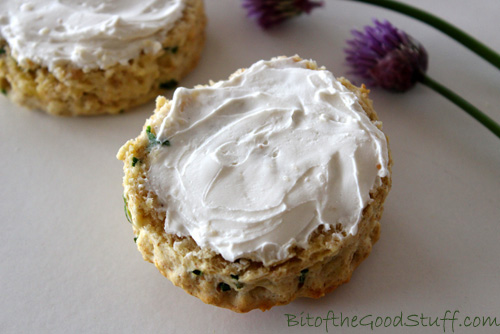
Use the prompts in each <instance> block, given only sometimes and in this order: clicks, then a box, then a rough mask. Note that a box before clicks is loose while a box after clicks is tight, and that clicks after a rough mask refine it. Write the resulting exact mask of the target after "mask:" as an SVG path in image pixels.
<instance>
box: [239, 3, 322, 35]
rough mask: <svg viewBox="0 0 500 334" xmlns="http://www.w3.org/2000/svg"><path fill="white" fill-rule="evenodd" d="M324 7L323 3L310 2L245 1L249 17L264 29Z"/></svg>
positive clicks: (244, 5) (244, 4)
mask: <svg viewBox="0 0 500 334" xmlns="http://www.w3.org/2000/svg"><path fill="white" fill-rule="evenodd" d="M320 6H323V1H310V0H243V7H244V8H246V9H247V11H248V17H251V18H253V19H255V20H256V21H257V23H258V24H259V25H260V26H261V27H262V28H264V29H268V28H270V27H272V26H274V25H277V24H280V23H282V22H283V21H286V20H288V19H289V18H292V17H294V16H298V15H300V14H302V13H307V14H309V13H310V12H311V10H312V9H313V8H315V7H320Z"/></svg>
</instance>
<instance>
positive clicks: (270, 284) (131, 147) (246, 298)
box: [117, 57, 392, 312]
mask: <svg viewBox="0 0 500 334" xmlns="http://www.w3.org/2000/svg"><path fill="white" fill-rule="evenodd" d="M299 60H300V58H298V57H297V61H299ZM309 65H310V69H313V70H314V69H317V67H316V64H315V63H313V62H311V63H309ZM243 70H244V69H243ZM241 71H242V70H238V71H237V72H235V73H240V72H241ZM233 75H234V74H233ZM339 80H340V81H341V83H342V84H343V85H344V86H345V87H347V88H348V89H349V90H351V91H353V92H354V93H355V94H356V95H357V96H358V97H359V99H360V103H361V105H362V107H363V108H364V110H365V112H366V113H367V115H368V116H369V117H370V119H371V120H372V121H373V122H376V124H377V126H379V127H380V126H381V124H380V122H378V118H377V115H376V113H375V111H374V110H373V107H372V102H371V100H370V99H369V98H368V93H369V91H368V90H367V89H366V88H365V87H364V86H362V87H361V88H357V87H355V86H353V85H352V84H351V83H350V82H349V81H348V80H346V79H344V78H340V79H339ZM212 84H213V83H212ZM170 107H171V102H170V101H168V100H166V99H165V98H164V97H158V99H157V108H156V110H155V114H154V115H153V116H152V117H151V118H150V119H149V120H147V121H146V124H145V125H144V128H143V131H142V133H141V134H140V136H139V137H137V138H136V139H134V140H130V141H129V142H127V143H126V144H125V145H124V146H123V147H122V148H121V149H120V151H119V153H118V156H117V157H118V159H120V160H123V161H124V172H125V177H124V181H123V183H124V188H125V192H124V194H125V195H124V196H125V197H126V199H127V203H128V208H129V210H130V212H131V216H132V223H133V229H134V233H135V236H136V237H137V241H136V242H137V246H138V249H139V250H140V251H141V253H142V254H143V257H144V259H145V260H147V261H149V262H151V263H154V264H155V265H156V267H157V268H158V269H159V270H160V272H161V273H162V274H163V275H164V276H166V277H167V278H169V279H170V280H171V281H172V283H173V284H175V285H177V286H179V287H181V288H183V289H184V290H186V291H187V292H188V293H190V294H192V295H194V296H196V297H198V298H200V299H201V300H202V301H204V302H205V303H208V304H213V305H217V306H220V307H225V308H228V309H231V310H233V311H236V312H248V311H250V310H252V309H256V308H259V309H261V310H267V309H270V308H271V307H273V306H276V305H284V304H288V303H290V302H291V301H292V300H294V299H295V298H297V297H312V298H318V297H321V296H323V295H324V294H326V293H328V292H330V291H332V290H334V289H335V288H336V287H338V286H339V285H341V284H342V283H345V282H348V281H349V279H350V277H351V275H352V272H353V270H354V269H355V268H356V267H357V266H358V265H359V264H360V263H361V262H362V261H363V260H364V259H365V258H366V257H367V256H368V255H369V254H370V252H371V248H372V245H373V244H374V243H375V242H376V241H377V240H378V238H379V234H380V224H379V220H380V218H381V215H382V211H383V203H384V200H385V198H386V196H387V194H388V192H389V190H390V187H391V178H390V175H389V176H388V177H384V178H383V179H382V185H381V186H380V187H379V188H377V189H376V190H375V191H374V192H373V193H371V194H370V195H371V198H372V199H373V200H372V201H371V202H370V203H369V204H368V205H367V206H366V207H365V209H364V210H363V218H362V220H361V221H360V223H359V227H358V234H357V235H355V236H352V235H349V236H345V237H344V238H343V239H342V241H340V239H339V238H338V237H337V236H336V235H335V234H334V233H333V232H335V231H336V232H342V228H341V226H340V225H338V226H337V228H336V229H334V230H335V231H332V230H330V231H329V232H326V231H324V230H323V229H322V228H319V229H318V230H317V231H316V232H315V233H314V234H313V235H312V236H311V239H310V242H309V247H308V248H307V249H298V248H296V249H293V250H292V254H293V255H294V256H293V257H292V258H291V259H289V260H287V261H284V262H282V263H278V264H277V265H273V266H271V267H265V266H263V265H262V264H261V263H259V262H254V261H251V260H247V259H240V260H237V261H235V262H229V261H226V260H224V259H223V258H222V257H221V256H220V255H219V254H216V253H215V252H213V251H211V250H209V249H201V248H200V247H198V245H197V244H196V243H195V242H194V240H193V239H192V238H191V237H177V236H175V235H170V234H166V233H165V232H164V219H165V216H164V214H161V213H159V212H160V210H156V209H155V208H158V207H159V206H160V204H159V203H158V201H157V198H156V195H155V194H153V193H150V192H148V191H147V190H146V189H145V179H146V177H147V175H146V173H147V170H148V168H149V167H148V155H147V153H148V148H147V147H148V144H149V141H148V136H147V133H146V129H147V127H148V126H150V127H151V128H154V127H155V126H159V125H160V124H161V122H162V120H163V118H164V117H165V116H166V115H167V114H168V112H169V109H170ZM134 158H135V159H134ZM134 161H136V163H135V164H134ZM133 164H134V167H132V165H133ZM391 165H392V159H391V158H390V151H389V166H388V168H389V171H390V170H391ZM343 233H344V235H345V232H343Z"/></svg>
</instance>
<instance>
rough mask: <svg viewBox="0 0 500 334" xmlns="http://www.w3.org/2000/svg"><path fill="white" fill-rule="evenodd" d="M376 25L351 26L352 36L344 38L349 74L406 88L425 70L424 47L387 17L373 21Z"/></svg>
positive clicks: (392, 87) (389, 86)
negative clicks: (351, 37)
mask: <svg viewBox="0 0 500 334" xmlns="http://www.w3.org/2000/svg"><path fill="white" fill-rule="evenodd" d="M373 22H374V24H375V26H373V27H372V26H367V27H365V30H364V32H362V31H357V30H353V31H352V32H351V33H352V35H353V36H354V37H355V38H354V39H353V40H349V41H347V44H348V45H349V46H350V48H348V49H346V50H345V52H346V54H347V57H346V60H347V63H348V65H349V66H350V67H351V68H352V71H350V74H354V75H357V76H359V77H362V78H364V79H365V80H366V84H367V85H369V86H380V87H382V88H384V89H388V90H392V91H397V92H405V91H407V90H408V89H410V88H411V87H413V86H414V85H415V83H416V82H417V81H419V80H420V79H421V78H422V77H423V76H425V72H426V70H427V63H428V57H427V52H426V51H425V49H424V47H423V46H422V45H421V44H420V43H419V42H418V41H416V40H415V39H413V38H412V37H411V36H409V35H408V34H406V33H405V32H404V31H402V30H399V29H397V28H395V27H394V26H393V25H392V24H391V23H389V22H388V21H385V22H380V21H378V20H374V21H373Z"/></svg>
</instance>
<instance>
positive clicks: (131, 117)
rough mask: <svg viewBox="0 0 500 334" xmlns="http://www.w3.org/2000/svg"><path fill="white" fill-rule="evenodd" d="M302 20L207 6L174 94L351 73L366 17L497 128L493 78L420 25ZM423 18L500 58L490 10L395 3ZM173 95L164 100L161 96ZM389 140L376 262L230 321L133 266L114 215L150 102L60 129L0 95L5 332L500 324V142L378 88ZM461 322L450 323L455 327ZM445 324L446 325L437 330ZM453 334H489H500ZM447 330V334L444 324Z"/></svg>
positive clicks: (61, 123) (421, 95)
mask: <svg viewBox="0 0 500 334" xmlns="http://www.w3.org/2000/svg"><path fill="white" fill-rule="evenodd" d="M325 2H326V6H325V7H324V8H322V9H316V10H314V11H313V13H312V15H310V16H302V17H300V18H297V19H294V20H292V21H289V22H288V23H287V24H285V25H282V26H280V27H279V28H277V29H274V30H272V31H269V32H264V31H262V30H260V29H259V28H258V26H257V25H256V24H254V22H252V21H250V20H248V19H246V18H245V12H244V11H243V10H242V9H241V8H240V1H238V0H224V1H221V0H207V1H206V9H207V16H208V19H209V24H208V27H207V29H208V30H207V43H206V48H205V50H204V53H203V56H202V59H201V62H200V64H199V66H198V68H197V69H196V70H195V71H194V72H192V73H191V74H190V75H189V76H188V77H187V78H186V79H185V80H183V82H182V83H181V84H182V85H184V86H187V87H192V86H193V85H195V84H199V83H206V82H207V81H208V80H209V79H214V80H220V79H225V78H226V77H227V76H228V75H229V74H230V73H232V72H233V71H234V70H236V69H237V68H239V67H246V66H249V65H251V64H252V63H254V62H255V61H257V60H259V59H268V58H271V57H273V56H277V55H293V54H295V53H297V54H299V55H301V56H302V57H304V58H312V59H315V60H317V61H318V63H319V64H320V65H325V66H326V67H327V68H328V69H330V70H331V71H332V72H333V73H334V74H335V75H337V76H340V75H344V74H345V73H346V71H347V68H346V67H345V65H344V64H343V63H344V60H343V57H344V56H343V51H342V49H343V48H344V45H345V44H344V40H345V39H346V38H349V37H350V34H349V31H350V30H351V29H353V28H361V27H362V26H364V25H366V24H369V23H370V20H371V18H379V19H385V18H387V19H389V20H391V21H392V22H393V23H394V24H395V25H397V26H398V27H400V28H402V29H404V30H406V31H407V32H408V33H409V34H411V35H413V36H414V37H416V38H417V39H418V40H420V41H421V42H422V43H423V44H424V45H425V47H426V48H427V50H428V52H429V55H430V68H429V71H428V74H429V75H430V76H431V77H433V78H435V79H436V80H438V81H440V82H442V83H443V84H445V85H447V86H448V87H450V88H451V89H452V90H454V91H456V92H457V93H459V94H461V95H463V96H464V97H465V98H466V99H468V100H469V101H470V102H472V103H473V104H475V105H476V106H477V107H479V108H480V109H482V110H483V111H485V112H486V113H487V114H488V115H489V116H491V117H492V118H494V119H495V120H496V121H497V122H500V111H499V107H498V106H499V105H500V94H499V92H500V89H499V87H500V71H499V70H497V69H495V68H494V67H493V66H491V65H489V64H488V63H486V62H485V61H483V60H482V59H480V58H479V57H477V56H475V55H474V54H473V53H471V52H470V51H468V50H467V49H465V48H464V47H462V46H461V45H459V44H458V43H456V42H455V41H453V40H451V39H450V38H448V37H446V36H445V35H443V34H442V33H440V32H437V31H436V30H434V29H432V28H430V27H428V26H426V25H425V24H423V23H420V22H418V21H415V20H413V19H410V18H408V17H406V16H403V15H401V14H397V13H394V12H390V11H388V10H384V9H379V8H375V7H372V6H368V5H364V4H359V3H352V2H349V1H331V0H326V1H325ZM405 2H407V3H412V4H414V5H417V6H419V7H420V8H423V9H426V10H429V11H432V12H433V13H435V14H437V15H439V16H441V17H443V18H445V19H447V20H448V21H450V22H453V23H454V24H456V25H458V26H460V27H462V28H463V29H464V30H466V31H468V32H469V33H470V34H471V35H473V36H475V37H477V38H478V39H480V40H482V41H483V42H485V43H486V44H488V45H489V46H491V47H493V48H494V49H495V50H497V51H500V36H499V34H498V32H499V31H498V28H499V23H498V15H499V14H500V2H499V1H498V0H479V1H468V0H460V1H459V0H440V1H436V0H419V1H416V0H412V1H409V0H407V1H405ZM167 96H171V92H170V93H168V94H167ZM371 97H372V98H373V99H374V101H375V109H376V110H377V111H378V113H379V116H380V118H381V119H382V121H383V122H384V130H385V132H386V133H387V134H388V135H389V136H390V139H391V147H392V152H393V157H394V162H395V164H394V171H393V189H392V192H391V193H390V194H389V197H388V199H387V202H386V209H385V212H384V216H383V218H382V235H381V239H380V241H379V242H378V243H377V244H376V245H375V247H374V250H373V253H372V255H371V256H370V257H369V258H368V259H367V260H366V261H365V262H364V263H363V264H362V265H361V266H360V267H359V268H358V269H357V270H356V271H355V273H354V276H353V278H352V280H351V282H350V283H349V284H346V285H344V286H342V287H340V288H339V289H337V290H336V291H335V292H333V293H331V294H329V295H327V296H326V297H324V298H321V299H319V300H308V299H299V300H297V301H295V302H293V303H291V304H289V305H287V306H281V307H275V308H273V309H272V310H270V311H267V312H265V313H263V312H261V311H258V310H257V311H252V312H250V313H248V314H243V315H241V314H236V313H233V312H231V311H228V310H225V309H219V308H217V307H214V306H209V305H205V304H203V303H202V302H201V301H199V300H198V299H196V298H194V297H192V296H190V295H188V294H186V293H185V292H184V291H183V290H181V289H180V288H177V287H174V286H173V285H172V284H171V283H170V282H169V281H168V280H167V279H166V278H164V277H163V276H162V275H161V274H160V273H159V272H158V271H157V270H156V268H155V267H154V265H152V264H149V263H147V262H145V261H143V260H142V257H141V255H140V253H139V252H138V251H137V250H136V247H135V244H134V242H133V234H132V228H131V226H130V224H129V223H128V222H127V220H126V219H125V217H124V212H123V201H122V195H121V194H122V186H121V182H122V175H123V173H122V163H121V162H119V161H117V160H116V158H115V155H116V152H117V151H118V149H119V147H120V146H121V145H122V144H123V143H125V141H126V140H128V139H130V138H133V137H135V136H137V135H138V134H139V131H140V129H141V127H142V125H143V123H144V120H145V119H146V118H148V117H149V116H150V114H151V113H152V110H153V108H154V104H153V103H149V104H147V105H145V106H143V107H140V108H138V109H137V110H135V111H133V112H130V113H127V114H125V115H120V116H116V117H109V116H105V117H93V118H54V117H51V116H48V115H45V114H44V113H41V112H35V111H29V110H27V109H24V108H21V107H17V106H14V105H12V104H11V103H9V101H8V100H7V99H6V98H4V97H0V153H1V154H0V164H1V174H0V184H1V187H0V196H1V201H0V218H1V219H0V220H1V223H2V237H1V238H2V242H1V243H0V258H1V267H0V287H1V298H0V332H2V333H149V332H155V333H232V334H234V333H307V332H311V333H325V332H326V328H325V327H324V324H323V325H322V326H321V327H318V328H314V327H312V328H310V327H300V326H296V327H287V321H286V319H287V317H286V316H285V314H294V315H296V316H299V317H300V315H301V312H304V313H303V314H302V315H303V316H305V315H307V313H309V314H310V315H311V316H313V317H317V316H321V317H325V316H326V315H327V312H328V311H329V310H332V311H333V312H335V314H336V315H340V313H342V314H343V316H348V317H353V316H358V317H363V316H365V315H370V314H372V315H373V318H372V319H374V318H375V317H376V316H383V317H385V316H395V315H398V314H400V312H403V315H404V316H407V315H410V314H418V315H420V314H421V313H424V315H425V316H430V317H433V318H436V317H442V316H443V315H444V313H445V311H446V310H451V311H454V310H458V311H459V312H460V313H459V314H458V318H459V319H461V320H463V318H464V317H465V316H467V315H472V316H476V315H479V316H483V315H484V316H496V317H497V319H498V322H499V323H500V260H499V254H500V205H499V204H500V201H499V198H500V140H499V139H498V138H496V137H495V136H494V135H492V134H491V133H490V132H489V131H488V130H486V129H485V128H484V127H483V126H481V125H480V124H479V123H477V122H476V121H475V120H473V119H472V118H471V117H469V116H468V115H466V114H465V113H464V112H463V111H462V110H461V109H458V108H457V107H455V106H454V105H453V104H451V103H450V102H448V101H447V100H445V99H444V98H442V97H441V96H439V95H438V94H436V93H434V92H432V91H430V90H429V89H427V88H425V87H423V86H417V87H416V88H415V89H413V90H412V91H410V92H408V93H405V94H399V95H398V94H391V93H387V92H384V91H382V90H379V89H374V90H373V92H372V95H371ZM461 320H460V321H461ZM441 326H442V325H441ZM454 329H455V333H498V332H499V331H500V328H469V329H465V328H463V327H459V326H458V322H457V323H455V328H454ZM328 330H329V332H330V333H332V332H333V333H424V334H425V333H442V332H443V328H442V327H414V328H396V329H394V328H389V329H386V328H375V329H374V330H373V331H372V330H371V329H370V328H368V327H364V328H359V327H358V328H333V327H332V326H331V325H330V326H329V328H328ZM446 333H451V323H447V328H446Z"/></svg>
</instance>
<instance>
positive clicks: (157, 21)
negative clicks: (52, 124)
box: [0, 0, 184, 71]
mask: <svg viewBox="0 0 500 334" xmlns="http://www.w3.org/2000/svg"><path fill="white" fill-rule="evenodd" d="M183 9H184V1H183V0H141V1H137V0H120V1H115V0H82V1H75V0H30V1H15V0H2V1H1V2H0V37H1V38H3V39H5V40H7V42H8V43H9V45H10V47H11V50H12V54H13V55H14V57H15V58H16V59H17V61H18V62H19V63H20V64H24V63H25V62H26V61H28V60H31V61H32V62H35V63H37V64H40V65H42V66H45V67H48V68H49V70H52V69H53V68H54V67H55V66H57V65H63V64H68V63H71V64H72V65H73V66H75V67H77V68H81V69H83V70H85V71H88V70H92V69H96V68H101V69H105V68H108V67H110V66H112V65H115V64H117V63H120V64H127V63H128V61H129V60H130V59H133V58H136V57H137V56H139V54H140V53H141V52H145V53H156V52H158V51H160V50H161V49H162V44H161V43H162V42H163V40H164V39H165V37H166V34H167V32H168V31H169V30H170V29H171V28H172V27H173V26H174V24H175V22H176V21H177V20H178V19H179V18H181V17H182V11H183Z"/></svg>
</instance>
